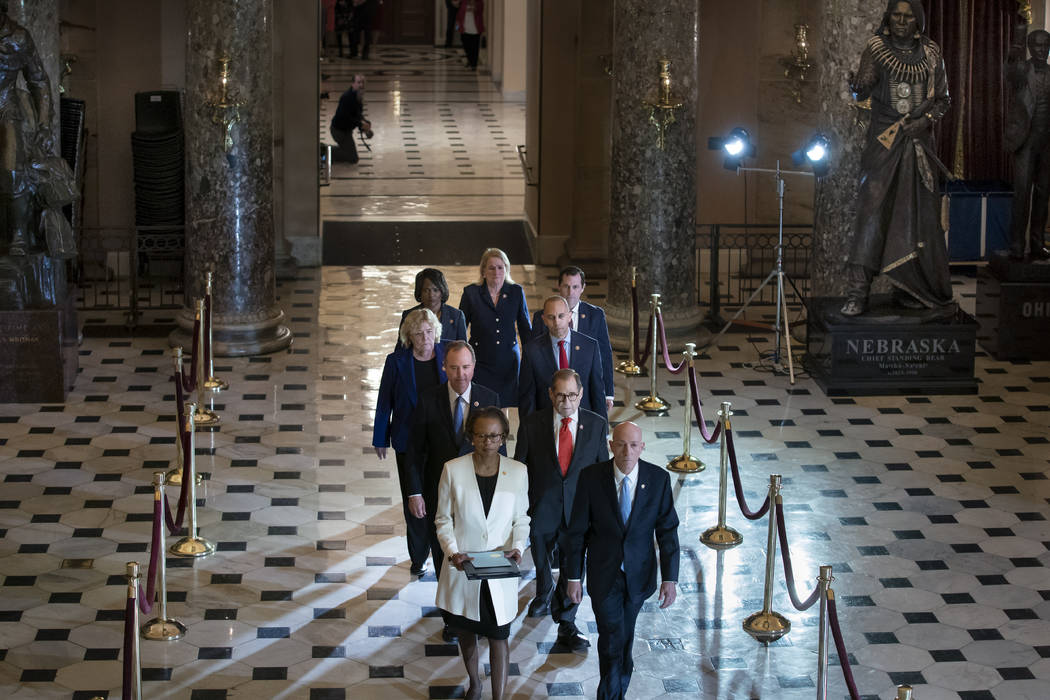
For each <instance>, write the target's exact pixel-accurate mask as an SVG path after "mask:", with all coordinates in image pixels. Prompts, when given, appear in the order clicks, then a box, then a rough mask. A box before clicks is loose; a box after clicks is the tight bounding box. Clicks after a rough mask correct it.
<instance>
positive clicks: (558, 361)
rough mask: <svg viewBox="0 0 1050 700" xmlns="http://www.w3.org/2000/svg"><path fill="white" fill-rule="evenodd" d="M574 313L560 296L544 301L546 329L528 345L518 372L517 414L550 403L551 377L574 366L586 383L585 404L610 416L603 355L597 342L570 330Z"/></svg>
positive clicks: (523, 415)
mask: <svg viewBox="0 0 1050 700" xmlns="http://www.w3.org/2000/svg"><path fill="white" fill-rule="evenodd" d="M571 318H572V314H571V313H570V312H569V304H568V302H566V301H565V299H563V298H562V297H560V296H557V295H555V296H550V297H547V299H546V301H544V302H543V323H544V325H545V326H546V327H547V332H546V333H544V334H543V335H540V336H537V337H535V338H533V339H532V340H530V341H529V342H527V343H526V344H525V349H524V350H525V351H524V352H523V353H522V355H521V369H520V370H519V372H518V415H519V416H521V417H522V418H524V417H525V416H527V415H529V414H530V413H532V412H533V411H536V410H539V409H541V408H547V407H549V406H550V405H551V400H550V394H549V390H550V386H551V377H553V376H554V373H555V372H556V371H557V370H559V369H574V370H576V373H577V374H579V375H580V381H582V382H583V387H584V391H583V407H584V408H586V409H587V410H588V411H593V412H594V413H597V414H598V415H600V416H601V417H602V418H607V417H608V408H607V405H606V403H605V387H604V385H603V384H602V358H601V354H600V352H599V349H598V343H597V341H595V340H594V338H591V337H590V336H588V335H584V334H583V333H578V332H577V331H574V330H570V328H569V322H570V319H571Z"/></svg>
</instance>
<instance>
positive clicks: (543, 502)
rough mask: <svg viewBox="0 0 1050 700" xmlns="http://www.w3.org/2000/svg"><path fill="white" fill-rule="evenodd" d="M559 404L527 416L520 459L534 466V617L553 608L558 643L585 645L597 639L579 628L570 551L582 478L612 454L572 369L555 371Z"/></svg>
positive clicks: (554, 397) (553, 393)
mask: <svg viewBox="0 0 1050 700" xmlns="http://www.w3.org/2000/svg"><path fill="white" fill-rule="evenodd" d="M549 392H550V399H551V401H552V402H553V404H554V405H553V407H548V408H542V409H540V410H538V411H536V412H534V413H532V414H531V415H529V416H527V417H526V418H525V419H524V420H522V422H521V425H520V427H519V428H518V439H517V443H516V444H517V446H516V447H515V448H514V459H516V460H518V461H519V462H524V463H525V464H526V465H527V466H528V469H529V517H530V518H532V520H531V530H530V534H529V539H530V541H531V542H532V559H533V561H535V563H536V597H535V598H533V600H532V602H531V603H530V604H529V617H543V616H544V615H546V614H547V613H548V612H549V613H550V614H551V617H552V618H553V619H554V621H555V622H557V623H558V644H560V645H562V646H564V647H567V648H569V649H571V650H572V651H582V650H584V649H586V648H587V647H589V646H590V645H591V643H590V642H589V641H587V638H586V637H584V636H583V635H582V634H580V631H579V630H578V629H577V628H576V609H577V608H578V607H579V605H578V603H574V602H573V601H571V600H570V599H569V596H568V594H567V593H566V586H567V584H568V579H567V578H566V577H565V575H564V572H565V556H566V553H567V551H568V542H567V539H566V537H567V534H568V529H569V521H570V519H571V518H572V502H573V497H574V496H575V494H576V481H577V479H579V476H580V472H581V471H583V468H584V467H587V466H590V465H591V464H594V463H596V462H604V461H605V460H607V459H608V458H609V451H608V449H606V446H605V445H606V442H605V435H606V422H605V419H604V418H602V417H601V416H599V415H598V414H596V413H593V412H591V411H588V410H587V409H584V408H580V401H581V399H582V398H583V385H582V384H581V383H580V375H578V374H577V373H576V372H575V371H574V370H571V369H560V370H558V371H557V372H555V373H554V378H553V380H552V381H551V388H550V389H549ZM555 554H557V556H558V557H559V560H560V562H561V565H560V569H561V571H562V574H561V575H560V576H559V577H558V587H557V589H555V587H554V578H553V575H552V574H551V561H552V559H553V557H554V556H555Z"/></svg>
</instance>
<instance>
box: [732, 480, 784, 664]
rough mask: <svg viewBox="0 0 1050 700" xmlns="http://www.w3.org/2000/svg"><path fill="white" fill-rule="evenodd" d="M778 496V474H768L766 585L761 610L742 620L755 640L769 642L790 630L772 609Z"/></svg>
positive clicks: (779, 499)
mask: <svg viewBox="0 0 1050 700" xmlns="http://www.w3.org/2000/svg"><path fill="white" fill-rule="evenodd" d="M780 503H782V499H781V497H780V474H770V475H769V515H768V516H766V517H768V518H769V536H768V537H767V539H766V586H765V591H764V592H763V596H762V610H761V611H759V612H757V613H752V614H750V615H748V616H747V619H746V620H744V631H745V632H747V633H748V634H750V635H751V636H752V637H753V638H754V639H755V641H758V642H762V643H763V644H769V643H770V642H775V641H777V640H778V639H780V638H781V637H783V636H784V635H785V634H787V633H788V632H790V631H791V621H790V620H788V619H787V618H786V617H784V616H783V615H781V614H780V613H778V612H776V611H775V610H773V571H774V569H775V567H776V563H777V508H776V507H777V505H779V504H780Z"/></svg>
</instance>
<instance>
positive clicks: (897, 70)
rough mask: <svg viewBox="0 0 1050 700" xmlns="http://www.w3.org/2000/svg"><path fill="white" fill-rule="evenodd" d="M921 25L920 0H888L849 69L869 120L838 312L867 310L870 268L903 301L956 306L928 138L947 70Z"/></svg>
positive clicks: (943, 107) (942, 103) (944, 101)
mask: <svg viewBox="0 0 1050 700" xmlns="http://www.w3.org/2000/svg"><path fill="white" fill-rule="evenodd" d="M924 27H925V14H924V12H923V8H922V3H921V2H920V0H902V1H898V0H890V2H889V3H888V4H887V6H886V12H885V13H884V14H883V18H882V23H881V24H880V25H879V28H878V30H877V31H876V33H875V35H874V36H873V37H871V39H869V40H868V43H867V46H865V48H864V52H863V53H862V54H861V57H860V68H859V69H858V71H857V73H856V74H853V73H850V75H849V87H850V91H851V92H852V93H853V94H854V96H855V98H856V99H858V100H864V99H866V98H868V97H870V98H871V123H870V125H869V127H868V135H867V145H866V146H865V149H864V152H863V154H862V155H861V163H860V167H861V176H860V189H859V192H858V196H857V224H856V229H855V232H854V238H853V245H852V246H851V247H850V253H849V257H848V260H847V263H848V265H847V269H846V276H847V293H846V303H845V304H844V305H843V306H842V309H841V312H842V314H843V315H845V316H858V315H860V314H862V313H864V312H865V311H866V310H867V308H868V296H869V293H870V289H871V281H872V279H873V278H874V277H875V275H876V274H883V275H885V276H886V277H888V278H889V281H890V282H891V283H892V285H893V291H894V301H895V302H896V303H897V304H899V305H900V306H903V307H905V308H909V309H931V310H936V311H938V312H943V313H944V314H945V315H947V314H949V313H952V312H954V310H955V308H956V307H955V302H954V301H953V299H952V286H951V276H950V273H949V269H948V250H947V247H946V246H945V243H944V231H943V230H942V228H941V223H940V199H941V195H940V188H939V180H940V176H941V174H942V173H945V174H947V171H946V169H945V168H944V166H943V165H942V164H941V162H940V161H939V160H938V159H937V157H936V155H935V149H934V143H933V125H934V123H936V122H937V120H938V119H940V118H941V117H943V116H944V114H945V113H946V112H947V111H948V105H949V99H948V79H947V76H946V74H945V71H944V59H943V58H942V57H941V49H940V47H939V46H938V45H937V44H936V43H935V42H934V41H932V40H931V39H930V38H929V37H927V36H926V35H924V34H923V33H922V31H923V29H924ZM934 315H935V316H940V315H941V314H940V313H937V314H934Z"/></svg>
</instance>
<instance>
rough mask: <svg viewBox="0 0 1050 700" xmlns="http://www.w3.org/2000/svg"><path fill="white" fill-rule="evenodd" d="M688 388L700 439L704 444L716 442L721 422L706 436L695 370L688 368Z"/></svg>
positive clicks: (719, 433) (720, 429)
mask: <svg viewBox="0 0 1050 700" xmlns="http://www.w3.org/2000/svg"><path fill="white" fill-rule="evenodd" d="M689 388H690V390H691V391H692V394H693V413H694V414H696V424H697V425H699V426H700V437H702V438H703V439H704V442H706V443H708V444H711V443H713V442H715V441H717V440H718V436H719V435H721V434H722V421H719V422H718V423H716V424H715V429H714V430H712V431H711V432H710V434H708V432H707V422H706V421H705V420H704V411H703V406H701V404H700V390H699V388H698V387H697V381H696V368H695V367H690V368H689Z"/></svg>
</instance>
